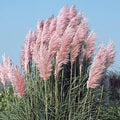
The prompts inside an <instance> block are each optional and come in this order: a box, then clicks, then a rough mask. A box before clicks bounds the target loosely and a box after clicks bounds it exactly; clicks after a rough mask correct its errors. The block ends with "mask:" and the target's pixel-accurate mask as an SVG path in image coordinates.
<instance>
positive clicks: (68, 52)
mask: <svg viewBox="0 0 120 120" xmlns="http://www.w3.org/2000/svg"><path fill="white" fill-rule="evenodd" d="M95 41H96V35H95V33H94V31H91V32H90V30H89V28H88V24H87V19H86V18H85V17H84V16H83V13H82V11H81V12H79V13H77V11H76V9H75V5H72V6H71V7H70V8H68V7H67V6H64V7H63V8H62V9H61V10H60V13H59V14H58V16H57V18H55V17H54V16H53V15H52V16H51V17H49V18H48V19H46V20H39V21H38V23H37V27H36V30H35V31H34V32H32V31H31V30H30V31H29V33H28V34H27V36H26V39H25V41H24V45H23V46H22V50H21V66H22V69H23V72H21V70H20V69H19V67H18V66H14V65H13V64H12V63H11V60H10V58H6V57H5V55H4V56H3V63H1V64H0V79H1V82H2V83H3V85H5V83H6V81H11V83H12V85H13V91H14V96H17V97H13V100H12V102H11V101H9V100H8V108H9V109H8V111H9V112H8V111H3V112H2V113H0V117H1V119H9V120H24V119H25V120H54V119H55V120H78V119H79V120H86V119H98V118H99V114H100V105H101V104H102V98H103V94H102V93H103V86H100V82H101V78H102V77H104V74H105V72H106V69H107V68H108V67H109V66H110V64H112V62H113V58H114V54H115V52H114V47H113V43H112V42H110V43H109V44H108V47H107V48H105V47H104V45H103V44H102V45H100V47H99V49H98V51H97V53H96V55H95V57H94V58H93V52H94V49H95V47H96V46H95ZM92 59H93V61H92ZM90 68H91V69H90ZM22 73H23V74H22ZM98 89H99V91H98Z"/></svg>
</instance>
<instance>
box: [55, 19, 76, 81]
mask: <svg viewBox="0 0 120 120" xmlns="http://www.w3.org/2000/svg"><path fill="white" fill-rule="evenodd" d="M77 23H78V21H76V18H73V19H72V20H71V21H70V23H69V25H68V26H67V28H66V30H65V32H64V34H63V36H62V43H61V47H60V50H59V51H58V52H57V56H56V67H55V80H56V79H57V77H58V73H59V71H60V70H61V69H62V68H61V67H62V65H63V64H66V63H67V62H68V60H69V59H68V58H69V53H70V48H71V43H72V41H73V37H74V34H75V32H76V26H77Z"/></svg>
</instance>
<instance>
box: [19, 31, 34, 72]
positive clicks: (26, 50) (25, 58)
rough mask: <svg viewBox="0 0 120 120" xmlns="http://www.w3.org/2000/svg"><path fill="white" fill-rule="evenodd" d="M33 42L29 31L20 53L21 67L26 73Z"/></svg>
mask: <svg viewBox="0 0 120 120" xmlns="http://www.w3.org/2000/svg"><path fill="white" fill-rule="evenodd" d="M32 41H33V37H32V31H31V30H29V33H28V34H27V35H26V39H25V42H24V45H23V47H22V51H21V66H22V67H23V69H25V72H27V71H28V70H27V67H28V63H29V61H30V59H31V57H32V56H31V48H30V46H31V42H32Z"/></svg>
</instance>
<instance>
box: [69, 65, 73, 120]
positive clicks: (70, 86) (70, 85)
mask: <svg viewBox="0 0 120 120" xmlns="http://www.w3.org/2000/svg"><path fill="white" fill-rule="evenodd" d="M72 69H73V66H71V72H70V84H69V104H68V109H69V118H68V119H69V120H71V88H72V72H73V71H72Z"/></svg>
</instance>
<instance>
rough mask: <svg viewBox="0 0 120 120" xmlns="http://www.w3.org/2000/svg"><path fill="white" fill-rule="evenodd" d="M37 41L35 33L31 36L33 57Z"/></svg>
mask: <svg viewBox="0 0 120 120" xmlns="http://www.w3.org/2000/svg"><path fill="white" fill-rule="evenodd" d="M36 39H37V37H36V34H35V31H34V32H32V34H31V41H30V53H31V55H32V52H33V50H34V46H35V44H36Z"/></svg>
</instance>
